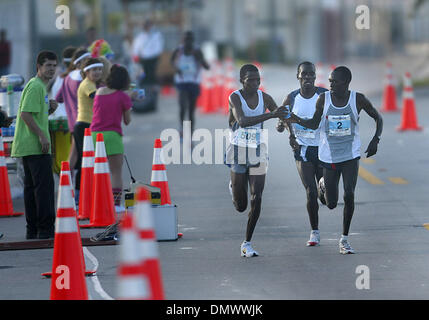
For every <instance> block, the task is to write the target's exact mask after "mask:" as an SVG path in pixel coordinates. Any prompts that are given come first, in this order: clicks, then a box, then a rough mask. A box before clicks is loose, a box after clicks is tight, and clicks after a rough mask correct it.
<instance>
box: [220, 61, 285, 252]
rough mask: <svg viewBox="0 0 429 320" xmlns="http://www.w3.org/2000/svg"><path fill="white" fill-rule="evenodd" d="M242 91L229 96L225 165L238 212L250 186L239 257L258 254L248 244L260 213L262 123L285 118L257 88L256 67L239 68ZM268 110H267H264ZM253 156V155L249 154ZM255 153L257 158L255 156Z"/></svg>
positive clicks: (244, 205) (263, 169)
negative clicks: (245, 222)
mask: <svg viewBox="0 0 429 320" xmlns="http://www.w3.org/2000/svg"><path fill="white" fill-rule="evenodd" d="M240 82H241V83H242V84H243V88H242V89H241V90H238V91H235V92H234V93H232V94H231V95H230V96H229V127H230V129H231V135H230V144H229V145H228V147H227V151H226V159H225V164H227V165H228V166H229V167H230V168H231V181H230V191H231V194H232V201H233V203H234V206H235V208H236V210H237V211H239V212H243V211H245V210H246V208H247V193H248V186H250V199H251V200H250V211H249V215H248V221H247V229H246V238H245V241H243V243H242V244H241V248H240V249H241V256H242V257H254V256H257V255H258V253H257V252H256V251H255V250H253V248H252V246H251V243H250V241H251V239H252V235H253V231H254V229H255V226H256V223H257V221H258V219H259V215H260V212H261V201H262V191H263V190H264V185H265V174H266V168H267V157H266V146H265V147H264V143H263V139H261V134H262V132H261V129H262V127H263V126H262V123H263V122H264V121H266V120H268V119H272V118H284V117H285V116H286V114H287V112H286V109H285V108H282V109H278V108H277V105H276V103H275V102H274V100H273V98H272V97H271V96H270V95H268V94H266V93H264V92H262V91H260V90H258V88H259V85H260V82H261V79H260V75H259V71H258V68H257V67H255V66H254V65H252V64H246V65H244V66H243V67H241V69H240ZM266 109H268V110H269V111H270V112H268V113H267V112H265V111H266ZM252 155H253V156H252ZM255 156H256V157H255Z"/></svg>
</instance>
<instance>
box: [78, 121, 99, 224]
mask: <svg viewBox="0 0 429 320" xmlns="http://www.w3.org/2000/svg"><path fill="white" fill-rule="evenodd" d="M94 156H95V154H94V142H93V140H92V136H91V129H89V128H86V129H85V136H84V138H83V154H82V167H81V168H82V169H81V175H80V193H79V215H78V219H80V220H84V219H89V218H90V216H91V204H92V187H93V184H94Z"/></svg>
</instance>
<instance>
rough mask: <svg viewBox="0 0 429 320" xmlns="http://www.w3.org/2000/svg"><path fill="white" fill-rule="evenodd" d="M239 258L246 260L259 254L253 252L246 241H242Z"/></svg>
mask: <svg viewBox="0 0 429 320" xmlns="http://www.w3.org/2000/svg"><path fill="white" fill-rule="evenodd" d="M241 256H242V257H246V258H251V257H257V256H259V253H258V252H256V251H255V250H253V248H252V245H251V244H250V242H248V241H243V243H242V244H241Z"/></svg>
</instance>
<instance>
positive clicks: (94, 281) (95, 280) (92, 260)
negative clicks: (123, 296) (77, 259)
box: [83, 247, 114, 300]
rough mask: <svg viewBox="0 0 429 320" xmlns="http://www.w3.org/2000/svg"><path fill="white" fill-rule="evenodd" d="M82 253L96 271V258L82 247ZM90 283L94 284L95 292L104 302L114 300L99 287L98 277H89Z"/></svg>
mask: <svg viewBox="0 0 429 320" xmlns="http://www.w3.org/2000/svg"><path fill="white" fill-rule="evenodd" d="M83 253H84V254H85V255H86V256H87V257H88V258H89V259H90V260H91V262H92V263H93V264H94V270H95V271H97V270H98V265H99V264H98V260H97V258H96V257H95V256H94V255H93V254H92V253H91V252H90V251H89V250H88V248H87V247H83ZM91 281H92V282H93V284H94V289H95V291H96V292H97V293H98V294H99V295H100V297H102V298H103V299H104V300H114V299H113V298H112V297H111V296H109V295H108V294H107V293H106V291H104V289H103V287H102V286H101V283H100V281H99V280H98V277H97V275H96V274H94V275H93V276H92V277H91Z"/></svg>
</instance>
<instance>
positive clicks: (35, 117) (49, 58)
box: [11, 51, 58, 239]
mask: <svg viewBox="0 0 429 320" xmlns="http://www.w3.org/2000/svg"><path fill="white" fill-rule="evenodd" d="M57 61H58V58H57V56H56V54H55V53H54V52H52V51H41V52H40V53H39V54H38V56H37V62H36V66H37V75H36V76H35V77H33V78H31V79H30V81H29V82H28V83H27V85H26V86H25V88H24V90H23V92H22V96H21V100H20V103H19V110H18V115H17V121H16V130H15V136H14V139H13V144H12V152H11V157H14V158H22V162H23V166H24V205H25V216H26V220H27V233H26V238H27V239H36V238H38V239H48V238H53V237H54V235H55V225H54V223H55V204H54V201H55V200H54V196H55V189H54V177H53V172H52V156H51V141H50V135H49V121H48V115H49V114H51V113H53V112H55V110H56V108H57V106H58V104H57V102H56V101H55V100H49V99H48V92H47V88H46V86H47V84H48V83H49V81H50V80H51V79H52V78H53V77H54V75H55V71H56V67H57Z"/></svg>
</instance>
